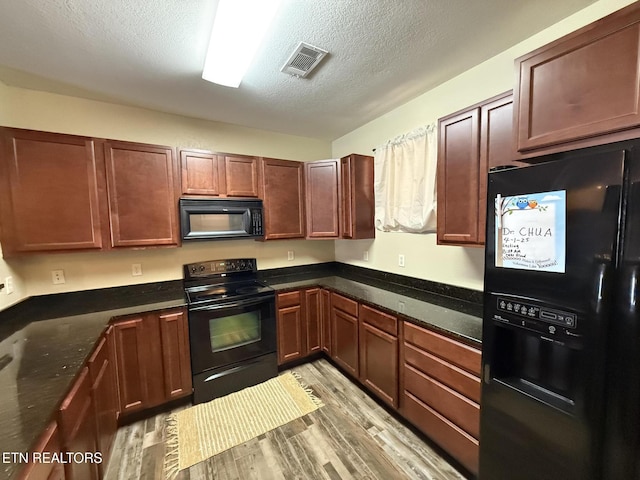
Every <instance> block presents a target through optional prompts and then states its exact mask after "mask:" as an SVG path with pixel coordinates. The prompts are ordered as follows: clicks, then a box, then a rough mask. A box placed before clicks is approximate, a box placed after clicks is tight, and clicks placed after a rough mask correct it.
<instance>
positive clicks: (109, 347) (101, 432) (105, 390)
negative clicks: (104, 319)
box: [87, 327, 118, 476]
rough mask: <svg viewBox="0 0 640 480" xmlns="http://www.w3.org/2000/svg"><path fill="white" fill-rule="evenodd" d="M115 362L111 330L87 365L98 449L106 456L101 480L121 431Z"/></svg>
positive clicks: (104, 336) (100, 465)
mask: <svg viewBox="0 0 640 480" xmlns="http://www.w3.org/2000/svg"><path fill="white" fill-rule="evenodd" d="M114 358H115V357H114V355H113V327H109V328H108V329H107V332H106V333H105V334H104V335H103V336H102V338H101V339H100V340H99V341H98V346H97V347H96V349H95V350H94V351H93V353H92V354H91V356H90V357H89V361H88V362H87V365H88V367H89V376H90V377H91V399H92V402H93V408H94V416H95V420H96V445H97V448H98V451H100V452H101V453H102V462H101V463H100V464H99V466H98V468H99V470H100V474H101V476H104V474H105V473H106V472H105V470H106V467H107V464H108V462H109V453H110V450H111V445H112V443H113V440H114V439H115V435H116V431H117V430H118V384H117V382H116V367H115V363H114Z"/></svg>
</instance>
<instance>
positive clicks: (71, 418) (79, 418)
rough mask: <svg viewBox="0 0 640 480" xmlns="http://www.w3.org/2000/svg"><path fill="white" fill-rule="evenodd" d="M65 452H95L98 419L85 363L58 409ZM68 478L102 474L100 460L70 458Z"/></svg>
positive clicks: (84, 479)
mask: <svg viewBox="0 0 640 480" xmlns="http://www.w3.org/2000/svg"><path fill="white" fill-rule="evenodd" d="M58 427H59V429H60V438H61V445H62V453H68V452H71V453H74V452H96V451H98V445H97V442H96V421H95V410H94V406H93V401H92V396H91V378H90V376H89V369H88V368H87V367H84V368H83V369H82V371H81V372H80V375H78V377H77V378H76V381H75V383H74V385H73V387H72V388H71V390H70V392H69V393H68V395H67V397H66V398H65V399H64V401H63V402H62V405H61V406H60V409H59V410H58ZM64 473H65V479H66V480H96V479H98V478H100V474H99V471H98V463H94V462H78V463H76V462H69V463H66V464H65V466H64Z"/></svg>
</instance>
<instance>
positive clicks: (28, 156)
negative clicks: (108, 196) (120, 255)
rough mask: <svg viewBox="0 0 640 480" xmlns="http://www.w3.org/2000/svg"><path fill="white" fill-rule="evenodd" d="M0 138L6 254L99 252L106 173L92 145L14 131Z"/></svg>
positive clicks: (83, 140) (74, 139) (7, 130)
mask: <svg viewBox="0 0 640 480" xmlns="http://www.w3.org/2000/svg"><path fill="white" fill-rule="evenodd" d="M0 137H1V143H2V150H1V157H0V178H1V179H2V180H0V181H1V182H2V185H1V188H0V192H1V193H0V202H1V206H2V216H1V218H0V220H1V224H2V247H3V253H4V254H5V255H11V254H15V253H26V252H37V251H42V252H44V251H56V250H86V249H100V248H101V247H102V228H103V227H104V223H103V222H102V221H101V213H100V208H101V203H102V202H101V198H104V197H103V196H102V195H101V193H100V192H101V191H102V192H104V167H103V164H102V162H101V158H98V157H97V156H96V149H95V143H94V141H93V139H91V138H85V137H77V136H72V135H61V134H56V133H44V132H35V131H30V130H20V129H13V128H3V129H1V133H0Z"/></svg>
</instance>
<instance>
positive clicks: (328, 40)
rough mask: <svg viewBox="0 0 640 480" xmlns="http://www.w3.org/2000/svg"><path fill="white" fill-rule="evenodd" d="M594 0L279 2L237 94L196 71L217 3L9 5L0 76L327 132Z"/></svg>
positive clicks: (330, 135) (319, 134) (160, 0)
mask: <svg viewBox="0 0 640 480" xmlns="http://www.w3.org/2000/svg"><path fill="white" fill-rule="evenodd" d="M594 1H595V0H561V1H558V0H535V1H531V0H483V1H480V0H324V1H322V0H284V2H283V5H282V7H281V9H280V11H279V12H278V16H277V17H276V21H275V23H274V25H273V26H272V28H271V29H270V30H269V32H268V33H267V38H266V41H265V42H264V44H263V45H262V47H261V48H260V50H259V51H258V54H257V58H256V60H255V61H254V63H253V65H252V66H251V67H250V69H249V72H248V73H247V75H246V76H245V78H244V80H243V82H242V84H241V85H240V88H238V89H232V88H228V87H222V86H218V85H215V84H211V83H208V82H205V81H204V80H202V79H201V77H200V75H201V70H202V64H203V62H204V56H205V49H206V43H207V40H208V37H209V31H210V28H211V24H212V21H211V18H212V16H213V14H214V12H215V8H216V3H217V2H216V1H215V0H157V1H149V0H102V1H97V0H15V1H14V0H5V1H2V2H0V81H2V82H4V83H6V84H8V85H15V86H20V87H24V88H33V89H38V90H45V91H51V92H57V93H63V94H71V95H77V96H83V97H89V98H96V99H101V100H109V101H115V102H118V103H124V104H129V105H139V106H142V107H146V108H151V109H156V110H160V111H165V112H170V113H177V114H182V115H187V116H191V117H196V118H203V119H208V120H217V121H222V122H228V123H233V124H239V125H245V126H249V127H255V128H260V129H265V130H273V131H278V132H283V133H289V134H293V135H302V136H307V137H316V138H321V139H326V140H332V139H335V138H338V137H340V136H341V135H344V134H345V133H348V132H349V131H351V130H353V129H355V128H357V127H359V126H361V125H363V124H365V123H367V122H368V121H370V120H372V119H374V118H376V117H378V116H380V115H382V114H384V113H386V112H388V111H390V110H392V109H393V108H395V107H397V106H399V105H401V104H403V103H406V102H407V101H409V100H411V99H412V98H414V97H416V96H418V95H419V94H421V93H423V92H425V91H427V90H429V89H430V88H433V87H434V86H436V85H438V84H440V83H442V82H444V81H446V80H448V79H450V78H452V77H453V76H455V75H457V74H458V73H461V72H463V71H464V70H467V69H468V68H470V67H471V66H473V65H476V64H478V63H480V62H482V61H484V60H486V59H488V58H490V57H492V56H493V55H495V54H497V53H499V52H501V51H503V50H505V49H507V48H509V47H510V46H512V45H514V44H516V43H518V42H519V41H521V40H523V39H525V38H527V37H529V36H531V35H532V34H534V33H536V32H538V31H540V30H542V29H544V28H545V27H547V26H549V25H551V24H553V23H555V22H557V21H558V20H560V19H562V18H564V17H566V16H568V15H570V14H571V13H573V12H575V11H578V10H580V9H581V8H584V7H585V6H587V5H589V4H591V3H593V2H594ZM300 41H305V42H307V43H310V44H312V45H316V46H318V47H320V48H323V49H325V50H328V51H329V52H330V54H329V56H327V57H326V58H325V59H324V60H323V61H322V63H321V64H320V65H319V66H318V68H317V69H316V70H315V71H314V72H313V73H312V74H311V75H310V77H308V78H306V79H298V78H294V77H291V76H288V75H286V74H284V73H281V72H280V68H281V67H282V65H283V64H284V62H285V61H286V60H287V59H288V57H289V55H290V54H291V52H292V51H293V50H294V48H295V47H296V46H297V44H298V43H299V42H300Z"/></svg>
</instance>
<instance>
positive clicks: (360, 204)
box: [340, 154, 375, 239]
mask: <svg viewBox="0 0 640 480" xmlns="http://www.w3.org/2000/svg"><path fill="white" fill-rule="evenodd" d="M340 175H341V191H340V196H341V212H342V213H341V216H340V221H341V237H342V238H353V239H362V238H375V226H374V204H375V202H374V195H373V157H370V156H367V155H357V154H351V155H349V156H346V157H343V158H341V159H340Z"/></svg>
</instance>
